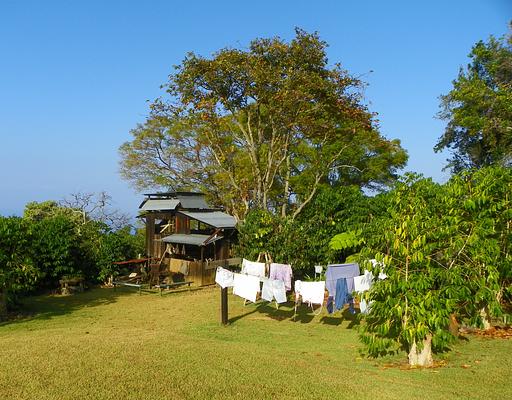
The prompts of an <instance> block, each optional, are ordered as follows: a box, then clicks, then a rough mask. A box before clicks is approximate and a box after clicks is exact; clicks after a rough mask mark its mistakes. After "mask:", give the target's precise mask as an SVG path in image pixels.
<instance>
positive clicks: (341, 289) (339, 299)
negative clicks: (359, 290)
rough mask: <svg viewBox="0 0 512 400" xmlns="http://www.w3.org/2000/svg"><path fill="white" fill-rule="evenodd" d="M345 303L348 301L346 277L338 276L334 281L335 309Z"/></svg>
mask: <svg viewBox="0 0 512 400" xmlns="http://www.w3.org/2000/svg"><path fill="white" fill-rule="evenodd" d="M346 303H348V289H347V279H346V278H340V279H338V280H337V281H336V296H335V297H334V304H335V306H336V310H339V309H340V308H343V306H344V305H345V304H346Z"/></svg>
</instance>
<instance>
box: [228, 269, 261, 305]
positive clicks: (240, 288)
mask: <svg viewBox="0 0 512 400" xmlns="http://www.w3.org/2000/svg"><path fill="white" fill-rule="evenodd" d="M259 291H260V279H259V278H258V277H257V276H252V275H245V274H234V279H233V294H236V295H237V296H240V297H242V298H244V299H246V300H249V301H252V302H253V303H254V302H256V295H257V294H258V292H259Z"/></svg>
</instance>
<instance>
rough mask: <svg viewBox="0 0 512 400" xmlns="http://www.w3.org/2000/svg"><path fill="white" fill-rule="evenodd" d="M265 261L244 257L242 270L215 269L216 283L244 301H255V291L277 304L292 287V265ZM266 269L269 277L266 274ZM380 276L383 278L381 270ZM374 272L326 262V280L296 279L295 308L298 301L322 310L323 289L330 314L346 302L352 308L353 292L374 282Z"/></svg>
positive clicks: (256, 295) (362, 289)
mask: <svg viewBox="0 0 512 400" xmlns="http://www.w3.org/2000/svg"><path fill="white" fill-rule="evenodd" d="M266 267H267V264H266V263H262V262H257V261H256V262H255V261H249V260H246V259H243V261H242V269H241V273H235V272H232V271H229V270H227V269H224V268H222V267H219V268H217V272H216V276H215V282H216V283H217V284H219V286H221V287H222V288H227V287H233V294H235V295H237V296H239V297H242V298H244V299H245V300H246V301H247V300H248V301H251V302H256V299H257V297H258V293H260V294H261V298H262V299H263V300H266V301H269V302H270V301H273V300H275V301H276V306H277V305H278V304H281V303H284V302H286V301H287V295H286V291H289V290H291V289H292V285H291V278H292V276H293V272H292V268H291V266H290V265H288V264H277V263H270V264H269V268H268V269H267V268H266ZM267 272H268V276H267ZM379 278H381V279H382V278H385V275H382V273H381V274H380V275H379ZM373 279H374V278H373V275H372V274H371V273H370V272H368V271H366V270H365V272H364V274H363V275H360V270H359V265H358V264H356V263H350V264H329V265H327V270H326V273H325V281H318V282H305V281H300V280H296V281H295V285H294V288H295V310H296V308H297V305H298V304H300V302H301V300H302V302H304V303H307V304H308V305H309V306H311V308H312V309H313V304H316V305H320V310H319V311H318V313H320V312H321V310H322V308H323V305H324V302H325V297H326V296H325V291H326V289H327V292H328V296H327V309H328V312H329V313H333V312H334V311H336V310H339V309H341V308H343V306H344V305H345V304H347V303H349V305H350V307H349V309H350V311H351V312H355V311H354V308H353V298H352V293H354V292H356V293H358V294H362V293H363V292H364V291H366V290H369V288H370V287H371V284H372V281H373ZM360 310H361V312H366V311H367V305H366V302H365V301H364V299H362V300H361V303H360Z"/></svg>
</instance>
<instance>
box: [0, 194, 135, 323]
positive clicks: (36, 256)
mask: <svg viewBox="0 0 512 400" xmlns="http://www.w3.org/2000/svg"><path fill="white" fill-rule="evenodd" d="M76 211H77V210H75V209H72V208H69V207H64V206H61V205H59V204H58V203H56V202H53V201H48V202H43V203H35V202H34V203H29V204H28V205H27V208H26V210H25V213H24V217H23V218H19V217H9V218H6V217H0V318H1V315H2V314H3V315H5V313H6V311H7V308H6V307H7V305H8V304H9V303H10V302H12V300H13V299H14V296H16V295H17V294H20V293H23V292H26V291H29V290H32V289H36V288H39V289H52V288H55V287H57V286H58V285H59V280H60V279H62V277H64V276H69V277H82V278H84V279H86V280H87V281H88V282H91V283H96V282H101V281H103V280H104V278H105V277H106V276H107V275H109V274H110V273H111V272H112V262H114V261H122V260H126V259H130V258H134V257H136V256H137V255H138V254H142V253H144V238H143V236H141V234H140V232H138V233H137V234H132V227H131V226H130V225H125V226H124V227H123V228H121V229H114V228H113V227H111V226H109V225H108V224H107V223H106V222H103V221H100V220H97V219H92V218H88V217H87V216H86V215H85V214H84V213H83V210H82V211H80V212H76Z"/></svg>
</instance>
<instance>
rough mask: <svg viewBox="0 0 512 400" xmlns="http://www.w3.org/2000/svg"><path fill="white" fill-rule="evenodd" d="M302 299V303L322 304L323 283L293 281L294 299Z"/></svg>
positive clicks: (323, 294)
mask: <svg viewBox="0 0 512 400" xmlns="http://www.w3.org/2000/svg"><path fill="white" fill-rule="evenodd" d="M298 296H301V297H302V301H303V302H305V303H309V304H323V303H324V296H325V281H321V282H303V281H295V298H296V300H297V298H298Z"/></svg>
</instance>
